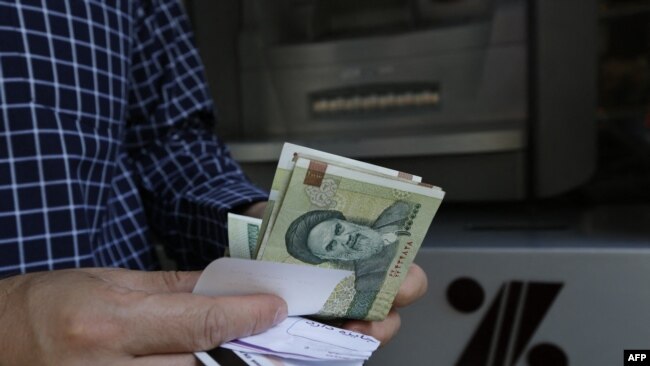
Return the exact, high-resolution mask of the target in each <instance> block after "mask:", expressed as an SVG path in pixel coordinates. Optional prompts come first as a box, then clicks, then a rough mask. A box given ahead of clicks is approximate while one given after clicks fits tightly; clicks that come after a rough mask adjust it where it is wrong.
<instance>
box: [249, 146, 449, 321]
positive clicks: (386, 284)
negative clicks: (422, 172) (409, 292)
mask: <svg viewBox="0 0 650 366" xmlns="http://www.w3.org/2000/svg"><path fill="white" fill-rule="evenodd" d="M287 176H288V178H287V179H288V183H287V187H286V189H285V191H284V194H283V196H282V201H281V204H278V203H277V202H276V205H275V206H276V209H277V214H276V217H275V222H274V224H273V226H272V227H267V231H268V240H267V242H266V244H265V248H264V250H263V251H261V252H260V253H259V255H258V259H261V260H267V261H275V262H286V263H299V264H308V265H315V266H320V267H329V268H339V269H348V270H352V271H354V273H355V276H354V277H350V278H348V279H346V280H344V281H343V282H341V283H340V284H339V285H338V286H337V288H336V290H335V291H334V293H333V294H332V295H331V296H330V298H329V300H328V302H327V303H326V305H325V306H324V307H323V309H322V310H321V311H320V312H319V314H318V315H320V316H323V317H337V318H340V317H343V318H350V319H365V320H381V319H384V318H385V317H386V315H387V314H388V311H389V310H390V308H391V306H392V302H393V299H394V298H395V295H396V294H397V290H398V289H399V286H400V285H401V283H402V281H403V280H404V278H405V276H406V273H407V271H408V267H409V265H410V264H411V262H412V261H413V258H414V257H415V254H416V253H417V251H418V249H419V247H420V245H421V244H422V241H423V240H424V237H425V235H426V233H427V230H428V228H429V225H430V224H431V221H432V219H433V216H434V215H435V213H436V211H437V209H438V207H439V205H440V202H441V201H442V199H443V197H444V192H443V191H442V190H440V189H439V188H436V187H432V186H427V185H424V184H422V183H420V184H418V183H415V182H412V181H407V180H403V179H397V178H396V177H387V176H385V175H382V174H370V172H367V171H362V170H357V169H354V168H353V167H350V166H348V165H346V166H341V165H337V164H332V163H326V162H323V161H318V160H316V159H307V158H303V157H300V156H299V157H297V159H296V161H295V164H294V166H293V169H292V171H291V172H290V173H289V174H287Z"/></svg>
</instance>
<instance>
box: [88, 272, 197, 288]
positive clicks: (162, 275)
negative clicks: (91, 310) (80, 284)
mask: <svg viewBox="0 0 650 366" xmlns="http://www.w3.org/2000/svg"><path fill="white" fill-rule="evenodd" d="M84 271H86V272H89V273H91V274H93V275H95V276H97V277H99V278H101V279H103V280H105V281H107V282H111V283H113V284H116V285H118V286H120V287H126V288H129V289H131V290H138V291H146V292H192V290H193V289H194V285H196V281H198V279H199V277H200V276H201V272H199V271H195V272H181V271H158V272H144V271H131V270H125V269H120V268H91V269H85V270H84Z"/></svg>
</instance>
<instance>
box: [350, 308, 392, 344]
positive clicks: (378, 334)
mask: <svg viewBox="0 0 650 366" xmlns="http://www.w3.org/2000/svg"><path fill="white" fill-rule="evenodd" d="M401 325H402V319H401V318H400V316H399V314H398V313H397V311H396V310H394V309H393V310H391V311H390V312H389V313H388V316H386V319H384V320H382V321H380V322H368V321H362V320H350V321H348V322H346V323H344V324H343V328H345V329H349V330H352V331H355V332H358V333H363V334H367V335H371V336H373V337H375V338H377V340H379V341H380V342H381V345H382V346H383V345H385V344H386V343H388V341H390V340H391V339H392V338H393V337H394V336H395V334H397V331H398V330H399V328H400V326H401Z"/></svg>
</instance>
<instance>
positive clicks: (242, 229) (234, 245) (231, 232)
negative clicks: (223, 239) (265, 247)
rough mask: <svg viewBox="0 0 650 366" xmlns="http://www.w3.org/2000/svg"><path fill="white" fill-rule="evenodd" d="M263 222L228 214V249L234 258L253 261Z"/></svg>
mask: <svg viewBox="0 0 650 366" xmlns="http://www.w3.org/2000/svg"><path fill="white" fill-rule="evenodd" d="M261 224H262V220H261V219H258V218H255V217H249V216H243V215H237V214H233V213H228V249H229V250H230V256H231V257H233V258H242V259H253V254H254V253H255V246H256V243H257V237H258V236H259V232H260V225H261Z"/></svg>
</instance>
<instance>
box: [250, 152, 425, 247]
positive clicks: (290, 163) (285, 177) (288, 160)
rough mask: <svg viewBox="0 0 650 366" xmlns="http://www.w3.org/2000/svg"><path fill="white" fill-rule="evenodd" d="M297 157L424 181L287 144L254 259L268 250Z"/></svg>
mask: <svg viewBox="0 0 650 366" xmlns="http://www.w3.org/2000/svg"><path fill="white" fill-rule="evenodd" d="M298 156H302V157H307V158H313V159H316V160H319V161H323V162H327V163H330V164H336V165H339V166H342V167H347V168H350V169H354V170H358V171H363V172H366V173H368V174H371V175H373V174H374V175H380V176H387V177H393V178H399V179H402V180H405V181H412V182H415V183H419V182H421V181H422V178H421V177H419V176H417V175H412V174H407V173H403V172H400V171H397V170H393V169H388V168H384V167H381V166H377V165H373V164H369V163H365V162H362V161H357V160H353V159H349V158H345V157H342V156H338V155H334V154H330V153H326V152H322V151H318V150H314V149H310V148H308V147H304V146H299V145H294V144H291V143H285V144H284V146H283V147H282V152H281V153H280V158H279V160H278V166H277V168H276V171H275V176H274V177H273V183H272V185H271V192H270V194H269V202H268V205H267V206H266V210H265V211H264V217H263V221H262V226H261V228H260V233H261V235H260V236H259V238H258V241H257V245H256V248H255V251H254V254H255V256H254V257H255V258H259V257H261V256H262V253H263V252H264V250H265V247H266V243H267V242H268V239H269V236H270V234H271V230H272V229H273V226H274V225H275V220H276V218H277V216H278V213H279V211H280V207H281V206H282V201H283V198H284V194H285V191H286V190H287V187H288V186H289V180H290V178H291V174H292V172H293V168H294V166H295V162H296V159H297V157H298Z"/></svg>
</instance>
